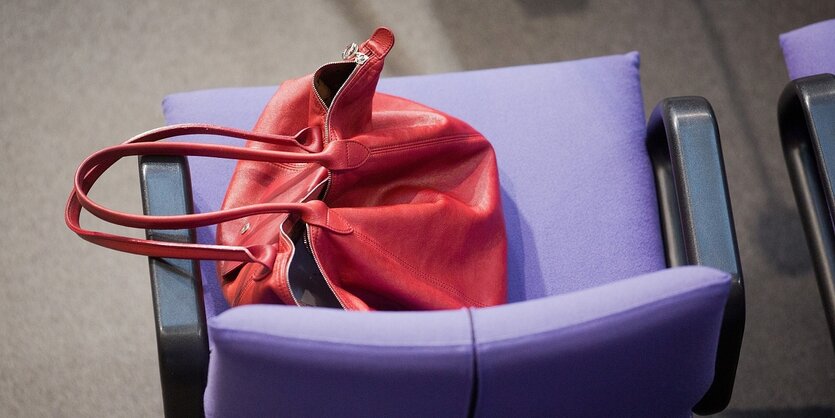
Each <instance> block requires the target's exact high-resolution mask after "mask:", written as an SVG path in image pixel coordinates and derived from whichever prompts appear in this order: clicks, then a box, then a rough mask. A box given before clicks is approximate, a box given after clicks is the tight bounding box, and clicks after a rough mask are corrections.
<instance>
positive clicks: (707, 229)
mask: <svg viewBox="0 0 835 418" xmlns="http://www.w3.org/2000/svg"><path fill="white" fill-rule="evenodd" d="M647 149H648V151H649V154H650V158H651V159H652V165H653V171H654V174H655V181H656V190H657V193H658V202H659V212H660V217H661V230H662V235H663V238H664V248H665V252H666V257H667V265H668V266H669V267H675V266H681V265H692V264H698V265H705V266H710V267H715V268H717V269H719V270H723V271H726V272H728V273H730V274H731V275H732V284H731V291H730V295H729V296H728V301H727V303H726V305H725V314H724V317H723V319H722V327H721V331H720V335H719V347H718V350H717V353H716V368H715V374H714V378H713V383H712V384H711V385H710V388H709V389H708V391H707V393H705V395H704V397H703V398H702V400H701V401H699V403H698V404H697V405H696V406H695V407H694V408H693V412H695V413H697V414H700V415H706V414H713V413H717V412H719V411H722V410H723V409H725V408H726V407H727V406H728V403H729V402H730V399H731V394H732V393H733V385H734V378H735V377H736V367H737V362H738V361H739V350H740V347H741V345H742V334H743V331H744V329H745V290H744V287H743V282H742V270H741V268H740V263H739V250H738V249H737V245H736V234H735V230H734V223H733V215H732V213H731V202H730V198H729V197H728V186H727V183H726V179H725V166H724V160H723V158H722V147H721V145H720V144H719V129H718V127H717V125H716V117H715V116H714V114H713V109H712V108H711V106H710V103H708V102H707V100H705V99H704V98H701V97H674V98H669V99H665V100H662V101H661V102H660V103H658V105H657V106H656V107H655V110H654V111H653V112H652V116H650V119H649V123H648V126H647Z"/></svg>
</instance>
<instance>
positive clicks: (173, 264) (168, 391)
mask: <svg viewBox="0 0 835 418" xmlns="http://www.w3.org/2000/svg"><path fill="white" fill-rule="evenodd" d="M188 173H189V171H188V165H187V163H186V160H185V159H182V158H179V157H142V158H140V160H139V177H140V184H141V188H142V207H143V211H144V212H145V214H147V215H176V214H185V213H191V212H192V210H193V209H192V203H191V181H190V180H189V174H188ZM146 235H147V237H148V238H149V239H154V240H160V241H177V242H194V231H193V230H175V231H171V230H165V231H164V230H149V231H147V233H146ZM148 260H149V264H150V270H151V289H152V292H153V299H154V318H155V320H156V326H157V350H158V352H159V372H160V380H161V383H162V398H163V405H164V409H165V415H166V416H169V417H181V416H202V415H203V391H204V390H205V387H206V376H207V373H208V366H209V343H208V338H207V334H206V315H205V311H204V307H203V291H202V282H201V281H200V266H199V263H198V262H197V261H192V260H175V259H160V258H149V259H148Z"/></svg>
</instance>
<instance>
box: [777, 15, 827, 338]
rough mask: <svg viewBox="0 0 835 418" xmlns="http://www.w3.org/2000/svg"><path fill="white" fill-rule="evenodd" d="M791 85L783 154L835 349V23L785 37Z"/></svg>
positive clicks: (786, 94) (785, 98)
mask: <svg viewBox="0 0 835 418" xmlns="http://www.w3.org/2000/svg"><path fill="white" fill-rule="evenodd" d="M780 45H781V46H782V48H783V56H784V57H785V59H786V66H787V68H788V70H789V77H790V78H791V79H792V81H791V82H789V83H788V85H786V88H785V89H784V90H783V93H782V95H781V96H780V100H779V104H778V114H779V122H780V137H781V139H782V142H783V154H784V155H785V157H786V164H787V166H788V169H789V175H790V176H791V180H792V187H793V189H794V195H795V198H796V200H797V207H798V209H799V210H800V215H801V220H802V221H803V229H804V230H805V232H806V238H807V241H808V243H809V250H810V251H811V253H812V262H813V264H814V266H815V272H816V273H817V279H818V289H819V290H820V294H821V300H822V302H823V308H824V313H825V314H826V319H827V322H828V324H829V334H830V337H831V338H832V344H833V348H835V231H833V213H834V212H833V211H835V182H833V180H834V178H833V175H835V75H833V74H835V48H833V45H835V19H833V20H828V21H824V22H819V23H816V24H813V25H809V26H806V27H803V28H800V29H797V30H794V31H792V32H789V33H785V34H783V35H781V36H780Z"/></svg>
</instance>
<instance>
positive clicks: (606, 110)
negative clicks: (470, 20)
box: [163, 52, 664, 316]
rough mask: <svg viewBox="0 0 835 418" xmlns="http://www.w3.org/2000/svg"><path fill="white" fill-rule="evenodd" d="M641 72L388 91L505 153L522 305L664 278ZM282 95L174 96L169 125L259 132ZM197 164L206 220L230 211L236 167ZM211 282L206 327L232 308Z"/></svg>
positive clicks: (202, 234)
mask: <svg viewBox="0 0 835 418" xmlns="http://www.w3.org/2000/svg"><path fill="white" fill-rule="evenodd" d="M638 63H639V59H638V54H637V53H634V52H633V53H629V54H625V55H614V56H607V57H600V58H592V59H586V60H580V61H571V62H562V63H553V64H540V65H529V66H521V67H510V68H500V69H491V70H480V71H469V72H460V73H450V74H439V75H428V76H412V77H399V78H389V79H384V80H382V81H381V82H380V85H379V90H380V91H383V92H387V93H391V94H397V95H400V96H403V97H407V98H410V99H413V100H416V101H419V102H422V103H425V104H427V105H429V106H433V107H435V108H437V109H440V110H443V111H445V112H447V113H450V114H452V115H454V116H457V117H459V118H461V119H463V120H465V121H467V122H469V123H470V124H471V125H473V126H474V127H475V128H476V129H478V130H480V131H481V132H482V133H483V134H484V135H485V136H486V137H487V138H488V139H489V140H490V141H491V142H492V144H493V146H494V147H495V149H496V152H497V156H498V162H499V171H500V175H501V183H502V191H503V196H502V198H503V205H504V215H505V221H506V225H507V230H508V239H509V243H508V244H509V257H508V258H509V259H508V265H509V277H508V293H509V295H508V296H509V299H510V301H511V302H516V301H522V300H529V299H535V298H539V297H544V296H548V295H556V294H561V293H566V292H571V291H574V290H579V289H585V288H589V287H593V286H597V285H600V284H604V283H608V282H612V281H617V280H620V279H623V278H627V277H631V276H635V275H638V274H642V273H646V272H651V271H656V270H659V269H662V268H664V250H663V248H662V241H661V234H660V230H659V220H658V213H657V201H656V197H655V185H654V182H653V178H652V173H651V166H650V162H649V157H648V155H647V152H646V149H645V147H644V138H645V125H644V124H645V118H644V112H643V102H642V96H641V89H640V81H639V77H638ZM274 91H275V88H274V87H255V88H235V89H220V90H207V91H198V92H191V93H180V94H173V95H171V96H168V97H167V98H166V99H165V101H164V103H163V107H164V112H165V117H166V120H167V121H168V123H184V122H206V123H215V124H222V125H228V126H233V127H238V128H245V129H249V128H252V126H253V125H254V124H255V121H256V119H257V117H258V116H259V114H260V112H261V109H262V108H263V106H264V105H265V103H266V102H267V100H268V99H269V98H270V96H271V95H272V94H273V93H274ZM187 139H189V140H193V139H194V138H187ZM207 140H211V141H214V142H224V143H240V142H238V141H236V140H229V139H223V138H212V139H207ZM189 162H190V165H191V175H192V179H193V193H194V204H195V209H196V210H197V211H198V212H201V211H208V210H214V209H217V208H219V207H220V203H221V202H222V200H223V195H224V193H225V189H226V185H227V184H228V181H229V178H230V176H231V174H232V170H233V169H234V165H235V163H234V161H225V160H210V159H205V158H192V159H190V161H189ZM198 240H199V241H200V242H203V243H213V242H214V228H204V229H201V230H199V231H198ZM202 272H203V279H204V286H205V287H204V288H205V289H206V310H207V315H208V316H213V315H215V314H217V313H219V312H222V311H223V310H225V309H227V305H226V303H225V301H224V300H223V297H222V295H221V294H220V291H219V289H218V284H217V280H216V272H215V270H214V264H213V263H211V262H204V263H202Z"/></svg>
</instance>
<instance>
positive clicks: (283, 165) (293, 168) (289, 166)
mask: <svg viewBox="0 0 835 418" xmlns="http://www.w3.org/2000/svg"><path fill="white" fill-rule="evenodd" d="M267 164H270V165H274V166H276V167H278V168H282V169H284V170H287V171H295V172H298V171H303V170H304V169H306V168H307V167H308V166H309V165H310V164H311V163H302V164H304V165H303V166H301V167H297V166H295V164H299V163H276V162H272V161H267Z"/></svg>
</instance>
